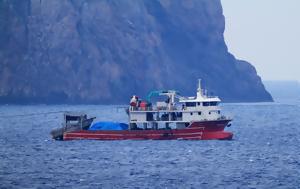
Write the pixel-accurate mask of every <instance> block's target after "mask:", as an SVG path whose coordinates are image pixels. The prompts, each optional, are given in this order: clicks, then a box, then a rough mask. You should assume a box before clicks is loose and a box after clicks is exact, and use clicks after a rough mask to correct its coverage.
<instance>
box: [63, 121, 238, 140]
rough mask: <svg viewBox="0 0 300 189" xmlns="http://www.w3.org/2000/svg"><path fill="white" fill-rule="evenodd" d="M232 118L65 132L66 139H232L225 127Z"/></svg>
mask: <svg viewBox="0 0 300 189" xmlns="http://www.w3.org/2000/svg"><path fill="white" fill-rule="evenodd" d="M229 122H230V120H221V121H205V122H194V123H192V124H191V125H190V126H188V127H187V128H185V129H172V130H171V129H169V130H167V129H165V130H122V131H88V130H81V131H73V132H68V133H65V134H64V137H63V139H64V140H82V139H89V140H180V139H182V140H212V139H217V140H231V139H232V137H233V134H232V133H231V132H225V131H224V128H225V127H226V126H227V124H228V123H229Z"/></svg>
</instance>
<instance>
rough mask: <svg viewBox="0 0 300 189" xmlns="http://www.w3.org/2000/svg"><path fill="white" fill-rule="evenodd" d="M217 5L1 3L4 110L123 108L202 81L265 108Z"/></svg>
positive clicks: (229, 97)
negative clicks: (229, 42)
mask: <svg viewBox="0 0 300 189" xmlns="http://www.w3.org/2000/svg"><path fill="white" fill-rule="evenodd" d="M224 27H225V23H224V16H223V14H222V7H221V2H220V0H186V1H181V0H160V1H159V0H151V1H147V0H144V1H141V0H124V1H119V0H99V1H98V0H97V1H96V0H22V1H19V0H2V1H0V61H1V62H0V101H1V103H125V102H127V101H128V99H129V97H130V96H131V95H132V94H138V95H140V96H143V95H146V93H148V92H149V91H150V90H157V89H176V90H179V91H181V92H182V93H183V94H184V95H193V94H194V93H195V90H196V82H197V79H198V78H202V79H203V81H204V84H205V87H206V88H207V89H208V90H209V91H211V92H213V93H214V94H217V95H219V96H220V97H221V98H222V99H223V100H225V101H271V100H272V97H271V96H270V94H269V93H268V92H267V91H266V90H265V88H264V86H263V84H262V82H261V79H260V77H259V76H257V73H256V71H255V68H254V67H253V66H251V65H250V64H249V63H247V62H245V61H239V60H236V59H235V58H234V56H233V55H231V54H230V53H228V50H227V47H226V44H225V42H224V37H223V32H224Z"/></svg>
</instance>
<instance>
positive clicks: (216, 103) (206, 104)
mask: <svg viewBox="0 0 300 189" xmlns="http://www.w3.org/2000/svg"><path fill="white" fill-rule="evenodd" d="M203 106H218V102H203Z"/></svg>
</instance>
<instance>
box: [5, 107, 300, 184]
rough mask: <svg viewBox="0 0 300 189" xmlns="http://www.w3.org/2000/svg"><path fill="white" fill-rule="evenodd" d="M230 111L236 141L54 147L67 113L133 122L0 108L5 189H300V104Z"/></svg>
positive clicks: (104, 114) (114, 113) (98, 111)
mask: <svg viewBox="0 0 300 189" xmlns="http://www.w3.org/2000/svg"><path fill="white" fill-rule="evenodd" d="M223 106H224V107H223V109H224V111H225V112H226V113H227V115H231V116H233V117H234V121H233V123H232V127H230V128H227V130H229V131H232V132H233V133H234V140H232V141H68V142H62V141H54V140H51V138H50V135H49V132H50V131H51V129H53V128H56V127H59V126H60V124H61V122H62V113H61V111H66V110H68V111H83V112H86V113H88V115H91V116H97V120H108V121H110V120H113V121H122V122H126V121H127V117H126V114H125V113H124V110H123V109H120V108H118V106H96V105H95V106H94V105H93V106H67V105H60V106H46V105H44V106H43V105H40V106H0V116H1V117H0V188H43V189H44V188H300V102H297V103H293V102H288V103H262V104H261V103H258V104H225V105H223ZM44 113H45V114H44ZM12 115H17V116H12ZM24 115H26V116H24ZM10 116H11V117H10Z"/></svg>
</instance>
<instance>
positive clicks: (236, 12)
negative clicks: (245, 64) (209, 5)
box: [222, 0, 300, 81]
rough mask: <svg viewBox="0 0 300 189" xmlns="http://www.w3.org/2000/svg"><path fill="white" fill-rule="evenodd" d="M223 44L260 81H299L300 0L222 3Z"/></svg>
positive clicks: (245, 0)
mask: <svg viewBox="0 0 300 189" xmlns="http://www.w3.org/2000/svg"><path fill="white" fill-rule="evenodd" d="M222 4H223V11H224V15H225V19H226V29H225V40H226V43H227V46H228V48H229V51H230V52H231V53H233V54H234V55H235V56H236V57H237V58H238V59H243V60H247V61H249V62H250V63H251V64H252V65H254V66H255V67H256V69H257V71H258V73H259V75H260V76H261V77H262V79H263V80H298V81H300V0H222Z"/></svg>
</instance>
